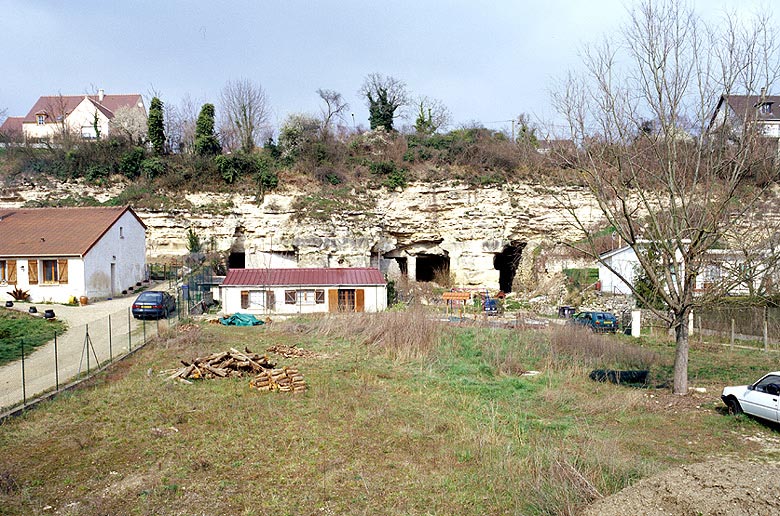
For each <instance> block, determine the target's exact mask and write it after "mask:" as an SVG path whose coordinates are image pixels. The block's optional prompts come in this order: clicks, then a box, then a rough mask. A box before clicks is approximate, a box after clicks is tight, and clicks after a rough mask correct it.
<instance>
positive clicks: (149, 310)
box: [133, 290, 176, 319]
mask: <svg viewBox="0 0 780 516" xmlns="http://www.w3.org/2000/svg"><path fill="white" fill-rule="evenodd" d="M175 311H176V300H175V299H174V298H173V296H172V295H170V294H169V293H167V292H161V291H159V290H148V291H146V292H141V295H139V296H138V298H137V299H136V300H135V303H133V317H135V318H136V319H167V318H168V316H169V315H170V314H172V313H173V312H175Z"/></svg>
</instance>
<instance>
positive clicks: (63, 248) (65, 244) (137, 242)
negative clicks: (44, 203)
mask: <svg viewBox="0 0 780 516" xmlns="http://www.w3.org/2000/svg"><path fill="white" fill-rule="evenodd" d="M145 276H146V225H145V224H144V223H143V222H142V221H141V219H140V218H139V217H138V215H136V214H135V212H134V211H133V210H132V208H130V207H84V208H19V209H0V299H4V300H11V299H12V297H11V296H10V295H9V294H8V292H9V291H11V290H13V289H15V288H20V289H22V290H25V291H28V292H29V294H30V300H31V301H33V302H46V301H51V302H54V303H66V302H68V301H69V300H70V299H71V298H72V297H75V298H80V297H82V296H86V297H88V298H89V299H96V298H97V299H100V298H107V297H113V296H114V295H116V294H118V293H120V292H121V291H123V290H126V289H128V288H129V287H131V286H135V285H136V284H137V283H138V282H140V281H143V280H144V279H145Z"/></svg>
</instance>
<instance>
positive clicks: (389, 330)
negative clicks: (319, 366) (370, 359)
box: [312, 307, 443, 361]
mask: <svg viewBox="0 0 780 516" xmlns="http://www.w3.org/2000/svg"><path fill="white" fill-rule="evenodd" d="M442 329H443V326H442V325H441V323H439V322H437V321H435V320H433V319H431V318H430V317H429V316H428V314H427V312H426V311H425V310H424V309H423V308H422V307H412V308H410V309H409V310H404V311H398V312H392V311H388V312H381V313H361V314H351V315H350V314H341V315H338V314H337V315H328V316H326V317H323V318H321V319H318V320H317V321H316V322H314V323H313V328H312V331H313V332H314V333H315V334H316V335H319V336H323V337H331V338H332V337H336V338H341V339H354V340H355V341H356V342H359V343H361V344H363V345H365V346H367V347H369V348H372V349H375V350H377V351H379V352H381V353H382V354H383V355H384V356H387V357H389V358H392V359H394V360H399V361H409V360H421V359H423V360H424V359H430V358H431V357H432V356H433V355H434V354H435V352H436V351H437V350H438V348H439V344H440V341H441V335H442Z"/></svg>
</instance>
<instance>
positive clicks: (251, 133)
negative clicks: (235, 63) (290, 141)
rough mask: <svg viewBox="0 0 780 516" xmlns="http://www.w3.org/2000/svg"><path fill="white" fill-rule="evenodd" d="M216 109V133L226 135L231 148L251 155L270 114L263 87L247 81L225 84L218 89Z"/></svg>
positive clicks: (239, 80)
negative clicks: (218, 123)
mask: <svg viewBox="0 0 780 516" xmlns="http://www.w3.org/2000/svg"><path fill="white" fill-rule="evenodd" d="M220 108H221V109H220V112H221V115H222V117H223V123H222V124H221V131H220V133H222V129H224V131H225V133H227V132H228V131H230V132H231V133H232V134H233V137H234V138H235V144H237V145H238V146H239V147H240V148H241V149H242V150H243V151H244V152H251V151H252V149H254V148H255V145H256V144H257V143H258V141H259V139H260V137H261V136H262V134H263V132H264V131H265V129H266V126H267V124H268V119H269V117H270V114H271V112H270V106H269V105H268V97H267V96H266V94H265V90H263V87H262V86H261V85H259V84H254V83H253V82H252V81H250V80H249V79H237V80H234V81H228V82H227V84H225V86H224V87H223V88H222V93H221V95H220ZM225 136H228V135H227V134H225ZM224 143H225V142H223V144H224ZM227 143H233V142H230V141H229V142H227Z"/></svg>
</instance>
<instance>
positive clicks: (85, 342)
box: [84, 324, 89, 376]
mask: <svg viewBox="0 0 780 516" xmlns="http://www.w3.org/2000/svg"><path fill="white" fill-rule="evenodd" d="M88 343H89V324H85V325H84V347H85V348H86V347H87V346H88ZM86 352H87V376H89V348H87V349H86Z"/></svg>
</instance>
